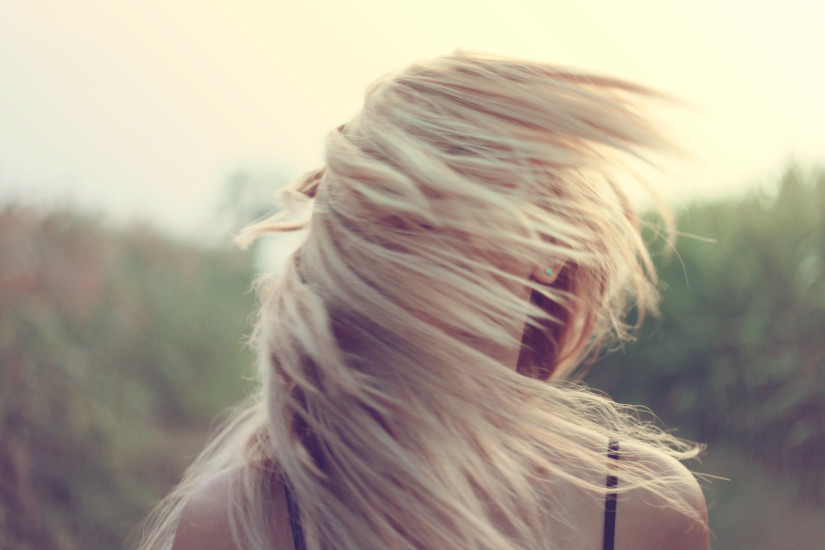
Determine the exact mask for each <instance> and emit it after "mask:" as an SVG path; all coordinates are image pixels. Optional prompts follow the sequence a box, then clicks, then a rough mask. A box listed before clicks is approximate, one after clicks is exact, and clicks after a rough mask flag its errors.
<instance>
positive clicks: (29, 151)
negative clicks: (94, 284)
mask: <svg viewBox="0 0 825 550" xmlns="http://www.w3.org/2000/svg"><path fill="white" fill-rule="evenodd" d="M823 20H825V5H822V3H821V2H816V1H813V0H748V1H740V0H713V1H711V0H686V1H681V0H625V1H622V2H617V1H615V0H565V1H564V2H562V1H555V0H507V1H504V2H502V1H483V0H472V1H470V0H453V1H450V0H437V1H432V0H417V1H415V2H412V1H399V0H338V1H334V0H301V1H297V0H290V1H288V2H287V1H282V0H266V1H265V0H232V1H231V2H230V1H229V0H224V1H210V0H197V1H189V0H162V1H158V0H117V1H103V0H99V1H92V0H61V1H45V0H25V1H22V0H0V200H5V201H8V200H16V201H22V202H27V203H38V204H50V205H60V204H70V205H74V206H77V207H80V208H83V209H87V210H92V211H100V212H105V213H106V215H107V216H108V217H110V218H112V219H114V220H118V221H130V220H146V221H149V222H151V223H153V224H156V225H159V226H161V227H162V228H164V229H166V230H169V231H171V232H173V233H175V234H178V235H181V236H193V235H198V234H199V232H202V231H203V230H204V228H208V227H209V226H210V224H211V223H212V222H213V220H214V218H215V211H216V208H217V207H218V205H219V203H220V197H221V190H222V186H223V185H224V184H225V182H226V181H227V178H228V177H229V176H230V175H231V174H233V173H236V172H238V171H242V170H246V171H250V172H252V173H259V174H265V175H270V176H271V177H272V179H273V180H276V179H278V178H291V177H294V176H295V175H297V174H299V173H301V172H304V171H307V170H310V169H312V168H314V167H316V166H317V165H318V164H319V163H320V162H321V159H322V143H323V138H324V136H325V134H326V133H327V132H328V131H329V130H331V129H332V128H334V127H336V126H338V125H339V124H341V123H342V122H344V121H345V120H347V119H349V118H350V117H351V116H352V115H353V114H354V113H355V112H356V111H357V109H358V108H359V106H360V104H361V102H362V99H363V92H364V89H365V88H366V86H367V85H368V84H369V83H370V82H371V81H372V80H374V79H375V78H377V77H379V76H380V75H382V74H384V73H386V72H389V71H391V70H395V69H399V68H402V67H403V66H405V65H407V64H409V63H410V62H412V61H414V60H415V59H417V58H421V57H432V56H437V55H442V54H448V53H451V52H452V51H454V50H455V49H457V48H461V49H471V50H480V51H485V52H490V53H497V54H502V55H507V56H513V57H523V58H527V59H533V60H539V61H545V62H550V63H557V64H561V65H565V66H573V67H577V68H581V69H585V70H590V71H594V72H597V73H604V74H610V75H614V76H619V77H622V78H625V79H628V80H633V81H637V82H639V83H642V84H646V85H648V86H653V87H656V88H659V89H662V90H665V91H667V92H670V93H672V94H675V95H677V96H679V97H681V98H683V99H684V100H686V101H687V102H688V103H689V104H690V105H691V106H692V107H691V108H689V109H683V110H680V111H677V112H667V113H663V114H662V120H663V122H664V124H666V125H667V127H668V130H669V131H671V132H672V134H673V135H674V136H675V137H676V139H677V140H679V141H680V142H681V143H682V144H684V146H685V147H686V148H687V149H689V150H690V151H691V152H692V153H693V157H692V158H691V160H690V161H688V162H685V161H682V162H678V163H674V164H673V165H669V166H668V167H667V175H666V177H664V178H663V182H662V186H663V189H662V191H663V192H664V194H665V195H666V196H667V197H669V198H672V200H673V201H680V200H686V199H689V198H693V197H716V196H727V195H730V194H734V193H741V192H742V190H744V189H747V188H750V187H752V186H754V185H768V184H770V183H771V182H772V181H775V180H776V179H777V177H778V175H779V174H780V173H781V172H782V169H783V168H784V166H786V164H787V162H788V161H790V160H796V161H799V162H802V163H803V164H805V163H807V164H817V163H818V164H820V165H822V164H825V33H822V32H821V21H823ZM665 180H666V181H665Z"/></svg>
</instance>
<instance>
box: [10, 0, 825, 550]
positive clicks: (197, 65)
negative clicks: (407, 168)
mask: <svg viewBox="0 0 825 550" xmlns="http://www.w3.org/2000/svg"><path fill="white" fill-rule="evenodd" d="M817 10H821V8H819V7H817V6H816V3H815V2H806V1H804V0H797V1H793V0H791V1H788V0H785V1H782V2H780V1H779V0H750V1H748V2H743V1H736V0H716V1H710V0H692V1H684V2H682V1H675V0H674V1H673V2H662V1H655V0H632V1H627V2H621V3H619V2H612V1H610V0H570V1H568V2H564V3H556V2H546V1H538V0H534V1H529V0H509V1H507V2H483V3H479V2H470V1H465V0H457V1H454V2H443V1H442V2H436V1H429V0H428V1H418V2H414V3H413V2H401V1H394V0H339V1H332V0H329V1H323V0H307V1H303V2H300V3H299V2H283V1H281V0H270V1H253V0H239V1H233V2H231V3H230V2H216V1H214V2H209V1H203V0H201V1H198V2H195V1H184V0H166V1H164V2H160V1H155V0H144V1H137V0H123V1H120V2H117V3H113V2H106V3H104V2H95V1H91V0H63V1H60V2H57V1H53V2H52V1H45V0H29V1H27V2H17V1H15V0H0V548H2V549H17V548H20V549H43V550H51V549H55V550H57V549H59V550H64V549H66V550H67V549H75V548H84V549H86V548H88V549H96V548H118V547H122V546H123V545H124V542H123V541H124V540H125V538H126V536H127V535H128V534H129V533H130V532H131V531H132V530H133V529H134V528H135V526H136V525H137V523H138V522H139V521H140V519H141V518H142V517H144V516H145V515H146V513H147V512H148V511H149V509H150V508H151V507H152V506H153V504H155V503H156V502H157V500H158V499H160V498H161V497H162V496H163V495H164V494H166V493H167V492H168V490H169V489H170V488H171V487H172V486H173V485H174V483H175V482H176V480H177V479H179V477H180V475H181V474H182V472H183V469H184V468H185V467H186V465H187V464H188V463H189V461H191V460H192V458H193V457H194V456H195V454H196V453H197V452H198V451H199V450H200V448H201V447H202V446H203V444H204V442H205V440H206V437H207V434H208V433H209V429H210V425H212V422H213V421H214V419H215V418H216V415H217V414H218V413H219V412H220V411H221V410H223V409H225V408H226V407H228V406H230V405H231V404H233V403H235V402H237V401H238V400H239V399H240V398H241V397H242V396H243V395H244V394H245V392H247V391H248V389H249V387H250V382H249V381H248V380H249V375H250V374H251V372H252V364H253V361H254V358H253V357H252V355H251V354H250V352H249V351H248V350H247V349H246V347H245V346H244V338H245V337H246V335H247V334H248V332H249V330H250V316H251V315H252V314H253V312H254V308H255V297H254V294H253V293H251V292H250V291H249V288H250V281H251V279H252V278H253V277H254V275H255V272H256V271H257V270H259V269H261V266H263V265H267V266H273V265H277V263H278V262H277V259H278V258H279V257H282V256H283V249H285V248H286V247H287V245H286V244H284V243H283V242H274V243H272V242H270V243H269V250H268V251H266V252H265V251H264V249H263V248H259V249H256V250H253V251H251V252H241V251H238V250H235V249H233V248H232V246H231V235H232V234H233V232H234V231H236V230H237V229H238V228H239V227H240V226H242V225H243V224H244V223H246V222H248V221H250V220H252V219H255V218H256V217H259V216H261V215H262V214H264V213H266V212H267V211H268V209H269V208H270V207H271V201H270V197H271V194H272V193H273V192H274V190H275V189H277V187H278V186H280V185H282V184H283V183H285V182H287V181H289V180H290V179H292V178H293V177H295V176H296V175H297V174H299V173H301V172H304V171H306V170H309V169H312V168H314V167H316V166H317V165H318V163H319V162H320V160H321V155H322V145H323V137H324V135H325V134H326V132H327V131H329V130H330V129H332V128H334V127H336V126H337V125H339V124H340V123H342V122H343V121H345V120H346V119H348V118H349V117H350V116H351V115H352V114H354V112H355V111H356V110H357V109H358V107H359V105H360V103H361V100H362V95H363V90H364V88H365V87H366V85H367V84H368V83H369V82H371V81H372V80H374V79H375V78H376V77H378V76H380V75H381V74H383V73H385V72H388V71H391V70H394V69H397V68H400V67H403V66H404V65H406V64H408V63H409V62H411V61H413V60H415V59H416V58H419V57H427V56H434V55H440V54H444V53H449V52H451V51H453V50H454V49H456V48H466V49H476V50H482V51H488V52H492V53H499V54H504V55H510V56H517V57H526V58H530V59H537V60H542V61H548V62H554V63H558V64H562V65H568V66H573V67H579V68H582V69H587V70H590V71H595V72H599V73H607V74H611V75H616V76H620V77H623V78H626V79H629V80H633V81H638V82H640V83H643V84H647V85H649V86H653V87H657V88H660V89H662V90H666V91H669V92H671V93H674V94H676V95H678V96H680V97H681V98H683V99H684V100H685V101H686V102H687V104H688V105H687V106H686V107H685V108H683V109H679V110H671V111H668V112H662V113H660V116H661V119H662V120H663V122H664V123H665V124H666V125H667V128H668V131H669V132H671V133H672V134H674V136H675V138H676V139H677V140H679V141H680V142H681V143H682V144H683V145H684V146H685V147H686V148H687V149H688V150H689V151H690V152H691V153H692V154H693V158H692V159H690V161H688V162H686V161H684V160H680V161H678V162H677V161H676V160H673V159H663V160H662V161H661V168H662V170H661V171H660V172H659V173H658V174H657V175H656V176H655V179H654V180H653V183H654V184H655V185H656V187H657V188H658V189H659V191H661V192H662V193H663V195H664V196H665V197H666V198H667V200H668V201H669V202H670V203H671V204H672V205H673V206H674V208H675V209H676V211H677V214H678V219H679V229H680V231H681V232H682V233H683V236H682V237H681V238H680V240H679V242H678V243H677V247H676V250H677V253H676V254H665V253H664V252H663V253H661V254H660V255H658V256H657V262H658V264H659V269H660V271H661V278H662V281H663V295H664V306H663V314H662V317H661V318H660V319H658V320H651V321H650V322H648V323H647V324H646V325H645V327H644V328H643V329H642V330H641V331H640V333H639V338H638V341H637V342H635V343H633V344H629V345H626V346H624V348H622V349H620V350H617V351H616V352H615V353H613V354H612V355H609V356H607V357H605V358H604V359H602V360H600V361H598V362H597V363H596V364H595V365H594V366H593V368H592V369H591V373H590V374H589V375H588V378H587V379H586V381H587V382H588V383H589V384H591V385H593V386H594V387H597V388H600V389H602V390H604V391H606V392H608V393H609V394H610V395H611V396H613V397H614V398H615V399H616V400H618V401H624V402H632V403H641V404H644V405H647V406H649V407H651V408H652V409H653V411H655V412H656V413H657V414H658V415H659V416H660V417H661V419H662V421H663V422H664V423H665V425H667V426H668V427H670V428H674V429H677V433H678V434H680V435H682V436H684V437H688V438H692V439H695V440H699V441H703V442H706V443H707V444H708V450H707V452H706V454H705V456H704V458H703V463H702V464H697V465H695V469H697V470H698V471H700V472H704V473H707V474H710V475H712V476H721V477H724V478H728V479H729V480H728V481H721V480H718V479H714V480H712V481H711V482H708V483H707V484H706V496H707V499H708V504H709V508H710V517H711V527H712V529H713V531H714V538H713V540H712V546H713V547H714V548H719V549H721V548H730V549H738V548H748V549H763V548H764V549H768V548H783V549H797V548H798V549H823V548H825V542H823V541H825V520H823V518H825V458H824V457H825V347H824V346H823V343H822V341H823V337H825V35H823V34H822V33H821V29H820V22H821V20H822V13H819V12H817ZM692 235H698V236H699V238H695V237H692ZM654 249H657V250H663V247H662V246H658V247H657V244H656V243H655V242H654ZM262 258H267V259H262Z"/></svg>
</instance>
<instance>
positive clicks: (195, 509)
mask: <svg viewBox="0 0 825 550" xmlns="http://www.w3.org/2000/svg"><path fill="white" fill-rule="evenodd" d="M233 475H236V471H233V470H224V471H222V472H220V473H218V474H216V475H215V476H213V477H212V478H210V479H208V480H207V481H206V482H204V483H203V484H201V485H200V486H199V487H197V488H196V489H195V490H194V491H193V492H192V495H191V496H190V497H189V499H188V500H187V501H186V504H185V505H184V507H183V511H182V512H181V517H180V520H179V522H178V530H177V532H176V533H175V542H174V544H173V545H172V550H238V547H237V546H236V545H235V543H234V542H233V540H232V529H231V526H230V521H229V491H230V487H231V483H232V478H233Z"/></svg>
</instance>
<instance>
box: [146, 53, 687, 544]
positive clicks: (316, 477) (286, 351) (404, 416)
mask: <svg viewBox="0 0 825 550" xmlns="http://www.w3.org/2000/svg"><path fill="white" fill-rule="evenodd" d="M651 99H667V98H665V97H664V96H662V95H661V94H658V93H656V92H653V91H652V90H649V89H647V88H644V87H641V86H637V85H634V84H631V83H628V82H624V81H621V80H617V79H614V78H607V77H600V76H595V75H589V74H583V73H579V72H575V71H572V70H567V69H562V68H559V67H555V66H551V65H547V64H542V63H535V62H528V61H522V60H513V59H506V58H501V57H494V56H488V55H480V54H473V53H467V52H457V53H455V54H454V55H450V56H445V57H441V58H437V59H432V60H423V61H419V62H416V63H414V64H413V65H412V66H410V67H409V68H407V69H405V70H402V71H400V72H397V73H394V74H391V75H388V76H386V77H383V78H381V79H380V80H379V81H377V82H376V83H374V84H373V85H372V86H371V87H370V88H369V89H368V91H367V95H366V100H365V103H364V106H363V108H362V109H361V111H360V112H359V113H358V114H357V115H356V116H355V117H354V118H353V119H352V120H351V121H349V122H348V123H346V124H344V125H343V126H341V127H339V128H337V129H336V130H334V131H333V132H331V133H330V134H329V136H328V137H327V141H326V164H325V166H324V167H323V168H321V169H319V170H316V171H313V172H311V173H309V174H307V175H306V176H304V177H303V178H301V179H299V180H298V181H297V182H295V183H294V184H293V185H292V186H290V187H289V188H288V189H285V190H284V191H283V192H282V197H283V198H284V199H285V202H287V203H288V204H289V205H290V208H288V209H287V210H285V211H284V212H282V213H281V214H279V215H278V216H276V217H275V218H273V219H269V220H266V221H264V222H261V223H259V224H256V225H253V226H251V227H250V228H248V229H247V231H246V232H245V233H244V234H243V235H242V237H241V240H242V241H243V242H250V241H251V240H253V239H254V238H256V237H258V236H260V235H262V234H264V233H267V232H270V231H284V230H292V229H297V228H300V227H303V226H305V225H308V229H309V232H308V236H307V239H306V241H305V243H304V244H303V245H302V246H301V247H300V248H299V249H298V250H297V251H296V252H295V253H294V254H292V255H291V256H290V258H289V260H288V263H287V268H286V271H285V273H284V275H283V277H282V278H281V279H280V280H278V281H268V282H267V283H266V284H265V285H264V286H262V288H261V295H262V306H261V312H260V319H259V322H258V324H257V330H256V337H255V341H256V345H257V348H258V352H259V357H260V379H261V391H260V394H257V395H255V396H253V398H252V399H251V401H250V402H249V403H248V404H247V405H245V406H243V407H241V408H240V409H239V411H238V412H236V413H235V414H234V416H233V417H232V420H230V421H229V422H228V423H227V424H226V425H225V426H224V427H223V428H222V430H221V431H220V432H219V434H218V435H217V436H216V438H215V439H214V440H213V441H212V443H211V444H210V446H209V447H208V448H207V449H206V450H205V451H204V453H203V454H202V455H201V457H200V458H199V459H198V460H197V461H196V462H195V464H193V466H192V467H191V468H190V470H189V472H188V473H187V474H186V477H185V478H184V480H183V482H182V483H181V485H180V486H179V487H178V488H177V489H176V491H175V492H174V493H173V494H172V495H170V497H168V498H167V500H166V501H165V502H164V503H163V504H162V505H161V507H160V509H159V510H160V511H159V512H157V513H156V515H155V516H154V517H153V520H152V522H151V523H150V528H149V534H148V535H147V536H146V538H145V540H144V543H143V547H144V548H155V547H163V546H164V545H166V544H168V543H170V542H171V539H172V536H173V534H174V529H175V524H176V521H177V518H178V516H179V514H180V509H181V507H182V505H183V502H184V501H185V499H186V497H187V495H188V494H189V493H190V492H191V491H192V489H193V488H194V487H195V486H197V485H198V484H200V483H202V482H203V481H204V480H205V479H207V478H209V477H210V476H212V475H214V474H215V473H216V472H218V471H220V470H222V469H225V468H231V467H238V468H240V471H242V475H239V476H236V481H235V485H234V492H233V495H234V497H233V499H232V502H233V513H232V516H233V518H234V519H233V526H234V527H233V529H234V531H235V533H234V534H235V536H236V539H237V540H238V544H239V545H241V547H249V548H265V547H267V545H270V544H271V541H269V539H268V537H269V534H268V533H269V527H268V524H269V521H270V520H269V518H268V509H269V504H268V503H269V501H270V499H271V490H272V487H274V485H273V484H274V483H277V480H278V476H280V475H284V476H286V478H287V479H288V480H289V482H290V484H291V485H292V487H293V489H294V493H295V495H296V498H297V500H298V502H299V503H300V509H301V523H302V525H303V530H304V533H305V534H306V536H307V543H308V548H310V549H333V548H335V549H365V548H398V549H429V550H432V549H439V550H453V549H455V550H459V549H461V550H466V549H493V548H495V549H499V550H502V549H515V548H550V547H552V544H553V533H552V532H550V531H551V528H550V527H549V525H550V524H548V522H547V517H548V516H554V517H556V518H559V519H563V518H564V514H565V510H564V501H563V500H557V495H554V494H552V493H551V494H548V492H547V491H546V490H541V489H540V487H539V484H538V483H537V480H539V479H553V478H560V479H564V480H567V481H568V482H570V483H573V484H575V485H577V486H579V487H580V488H581V489H583V490H585V491H589V492H590V493H592V494H593V496H594V498H599V497H603V495H604V485H603V483H596V482H593V481H588V479H594V478H592V477H588V476H586V475H580V474H581V473H582V472H597V473H602V474H603V472H605V468H606V466H605V448H604V446H603V445H602V444H601V442H602V441H604V442H606V441H607V439H608V438H610V439H617V440H620V441H623V442H632V443H633V444H635V445H638V446H641V447H642V448H646V449H650V450H652V451H654V450H655V452H658V453H666V454H668V455H670V456H673V457H676V458H679V459H684V458H689V457H692V456H695V455H696V453H697V452H698V448H697V447H696V446H695V445H691V444H688V443H685V442H683V441H681V440H678V439H676V438H674V437H673V436H672V435H670V434H668V433H665V432H663V431H662V430H660V429H658V428H655V427H653V426H652V425H650V424H648V423H644V422H641V421H639V420H638V418H637V415H636V410H635V409H633V408H629V407H624V406H620V405H617V404H616V403H614V402H612V401H611V400H609V399H608V398H606V397H605V396H603V395H601V394H598V393H596V392H592V391H589V390H587V389H585V388H583V387H579V386H577V385H575V384H571V383H568V382H566V381H565V380H568V379H569V377H570V376H571V375H572V374H573V373H574V372H575V369H576V367H577V366H579V365H581V364H582V362H583V360H584V359H585V358H586V357H588V356H591V355H592V352H593V350H594V349H596V348H598V347H599V345H600V344H602V343H604V342H605V341H607V340H608V339H616V340H618V341H621V340H624V339H626V338H628V326H627V324H626V322H625V317H626V315H627V313H628V311H629V309H631V308H635V310H636V311H638V313H639V316H638V318H641V317H642V316H643V314H644V312H646V311H647V312H650V311H655V309H656V303H657V299H658V294H657V291H656V276H655V272H654V270H653V268H652V265H651V260H650V255H649V252H648V250H647V248H646V246H645V244H644V243H643V241H642V238H641V234H640V220H639V217H638V216H637V214H636V212H635V210H634V208H633V207H632V206H631V204H630V201H629V200H628V198H627V196H626V192H625V191H623V189H622V188H621V187H620V186H619V185H618V184H617V183H616V178H615V176H616V174H617V170H620V169H621V164H620V162H619V160H620V158H621V155H620V154H626V155H630V156H632V157H636V158H642V159H644V155H643V153H644V152H645V151H654V150H669V149H670V148H671V146H670V144H668V143H667V141H666V140H665V139H664V137H663V136H662V135H661V134H660V133H659V131H657V129H656V128H655V127H654V126H653V125H652V124H651V123H650V122H649V120H648V118H647V117H646V116H645V113H644V111H643V109H642V107H643V103H644V102H645V101H649V100H651ZM616 153H619V154H616ZM307 202H308V203H309V204H310V205H311V216H309V217H308V218H303V219H295V218H294V213H295V212H297V211H298V210H299V209H300V207H301V206H302V205H304V204H305V203H307ZM291 216H292V217H291ZM536 266H542V267H544V266H559V267H560V268H561V272H560V274H559V276H558V278H557V279H556V281H555V282H554V283H553V284H549V285H546V284H541V283H539V282H537V281H535V280H532V279H530V278H529V277H528V275H529V273H530V272H531V271H532V269H533V268H534V267H536ZM525 289H529V291H530V294H531V299H530V300H528V299H526V291H525ZM525 323H526V325H525ZM522 328H524V333H523V334H522ZM490 346H502V347H505V348H510V349H520V350H521V353H520V356H519V360H518V368H517V369H516V370H513V368H512V365H506V364H504V363H503V362H502V361H501V360H499V359H497V358H496V357H494V356H493V355H491V354H488V353H485V352H484V351H483V350H484V349H486V348H489V347H490ZM617 468H618V470H617V472H618V474H617V475H619V476H620V479H621V484H620V490H629V489H633V488H638V487H646V488H648V489H650V490H651V491H653V492H654V493H656V494H658V495H660V497H661V498H662V499H663V502H665V503H666V504H668V505H670V506H674V507H677V508H679V509H681V510H683V511H684V512H685V513H686V514H693V515H694V516H695V515H696V512H695V511H694V510H692V509H691V508H690V506H688V505H687V504H686V503H685V502H684V499H683V497H682V496H680V494H679V493H678V491H675V490H673V489H672V487H671V481H672V480H671V479H669V478H667V477H663V476H661V475H660V473H656V472H653V471H652V470H651V469H650V467H649V466H647V465H645V464H641V463H638V462H634V461H630V460H626V461H619V462H618V464H617ZM595 479H598V477H597V478H595ZM602 479H603V477H602ZM493 517H495V518H497V519H496V520H495V521H493ZM697 519H698V518H697Z"/></svg>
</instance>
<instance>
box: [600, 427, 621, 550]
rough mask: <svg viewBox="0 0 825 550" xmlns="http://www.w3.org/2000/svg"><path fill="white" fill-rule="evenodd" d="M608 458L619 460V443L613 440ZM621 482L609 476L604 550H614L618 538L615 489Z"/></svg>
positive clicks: (605, 498)
mask: <svg viewBox="0 0 825 550" xmlns="http://www.w3.org/2000/svg"><path fill="white" fill-rule="evenodd" d="M607 456H608V458H610V459H612V460H619V442H618V441H616V440H613V439H611V440H610V442H609V443H608V444H607ZM618 485H619V480H618V478H617V477H616V476H614V475H613V474H608V475H607V494H606V495H605V497H604V538H603V541H604V542H603V545H602V550H613V545H614V540H615V536H616V506H617V504H618V494H617V493H616V491H615V489H616V487H617V486H618Z"/></svg>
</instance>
